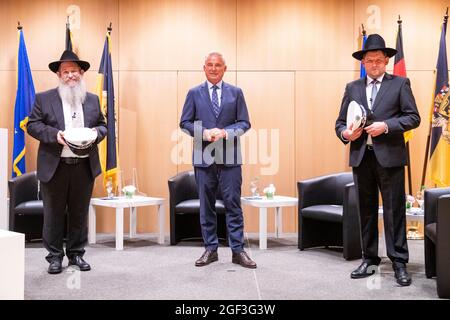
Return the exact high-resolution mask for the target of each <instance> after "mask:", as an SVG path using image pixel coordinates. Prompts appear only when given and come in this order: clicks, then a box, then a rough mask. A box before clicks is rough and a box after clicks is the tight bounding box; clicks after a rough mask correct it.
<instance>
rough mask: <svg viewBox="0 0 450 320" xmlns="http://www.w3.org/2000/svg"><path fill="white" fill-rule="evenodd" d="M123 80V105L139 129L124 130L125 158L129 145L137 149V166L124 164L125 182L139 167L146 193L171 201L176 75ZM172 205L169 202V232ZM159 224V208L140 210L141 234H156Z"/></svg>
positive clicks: (140, 75) (139, 75) (134, 76)
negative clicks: (170, 184) (149, 232)
mask: <svg viewBox="0 0 450 320" xmlns="http://www.w3.org/2000/svg"><path fill="white" fill-rule="evenodd" d="M120 79H121V81H120V89H119V90H120V91H121V92H122V95H121V98H120V101H119V104H120V105H121V108H122V109H127V111H128V112H130V113H134V114H135V125H130V123H126V125H125V126H121V132H120V136H119V139H120V141H123V142H121V150H120V153H121V154H125V153H127V152H128V151H127V150H128V148H129V147H128V145H131V148H132V149H133V145H135V148H136V158H135V162H134V163H123V166H122V170H123V172H124V174H125V178H126V177H129V178H131V173H132V169H133V168H134V167H135V168H136V169H137V173H138V182H139V189H140V190H141V191H142V192H144V193H146V194H147V195H148V196H155V197H164V198H166V199H168V194H169V192H168V187H167V179H168V178H169V177H171V176H173V175H174V174H175V173H176V163H173V161H172V159H171V157H170V155H171V150H172V148H173V147H174V145H172V144H171V143H169V141H170V136H171V135H172V132H173V131H174V130H176V128H177V119H176V113H177V104H176V97H177V92H176V84H177V78H176V72H122V73H121V76H120ZM130 137H135V139H134V140H132V139H129V138H130ZM168 204H169V202H168V201H166V227H167V228H166V229H167V230H168V229H169V228H168V223H169V215H168V212H169V208H168ZM149 213H151V214H149ZM157 221H158V220H157V215H156V209H155V207H149V208H147V207H146V208H140V209H139V213H138V231H141V232H143V231H147V232H148V231H156V230H157Z"/></svg>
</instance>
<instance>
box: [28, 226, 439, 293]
mask: <svg viewBox="0 0 450 320" xmlns="http://www.w3.org/2000/svg"><path fill="white" fill-rule="evenodd" d="M246 236H247V243H248V245H249V247H247V249H246V250H247V252H249V254H250V256H251V257H252V258H253V259H254V260H255V262H256V263H257V264H258V268H257V269H255V270H250V269H245V268H242V267H241V266H239V265H235V264H232V263H231V251H230V250H229V248H228V247H224V246H220V247H219V261H218V262H215V263H212V264H210V265H208V266H206V267H202V268H198V267H195V266H194V261H195V260H196V259H197V258H198V257H199V256H200V255H201V254H202V252H203V248H202V245H201V243H200V242H181V243H179V244H178V245H176V246H169V245H168V244H166V245H159V244H157V236H156V235H150V234H144V235H138V237H137V238H135V239H128V238H127V237H125V241H124V250H123V251H116V250H115V240H114V235H98V237H97V244H95V245H90V246H88V247H86V254H85V259H86V261H88V262H89V263H90V264H91V266H92V270H91V271H89V272H79V271H76V270H74V269H73V268H67V259H66V258H65V259H64V262H63V266H64V270H63V272H62V273H61V274H58V275H49V274H48V273H47V267H48V263H47V262H46V261H45V259H44V257H45V255H46V250H45V249H44V248H43V247H42V243H40V242H37V243H28V244H27V245H26V250H25V299H32V300H34V299H44V300H47V299H89V300H97V299H120V300H124V299H133V300H134V299H167V300H181V299H182V300H187V299H189V300H190V299H194V300H197V299H199V300H212V299H218V300H222V299H227V300H258V299H263V300H303V299H314V300H320V299H338V300H340V299H358V300H359V299H362V300H368V299H383V300H385V299H386V300H396V299H437V294H436V282H435V280H433V279H427V278H426V277H425V274H424V263H423V259H424V258H423V241H421V240H412V241H409V243H408V244H409V248H410V263H409V264H408V271H409V272H410V273H411V274H412V276H413V283H412V285H411V286H409V287H400V286H398V285H397V284H396V283H395V279H394V274H393V271H392V268H391V264H390V261H389V259H387V258H383V261H382V264H381V266H380V273H379V274H377V275H375V276H372V277H369V278H366V279H358V280H354V279H350V272H351V271H352V270H353V269H354V268H356V267H357V266H358V265H359V263H360V261H359V260H355V261H346V260H344V259H343V258H342V252H341V251H340V250H338V249H325V248H323V249H309V250H305V251H299V250H298V249H297V238H296V235H291V234H288V235H287V234H285V235H283V236H282V238H280V239H274V238H269V239H268V249H267V250H259V248H258V237H257V236H256V235H246ZM248 238H249V239H248ZM167 242H168V241H167V240H166V243H167Z"/></svg>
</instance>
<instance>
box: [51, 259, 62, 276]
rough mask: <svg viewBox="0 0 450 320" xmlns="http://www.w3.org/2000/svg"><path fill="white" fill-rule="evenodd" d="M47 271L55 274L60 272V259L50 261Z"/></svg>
mask: <svg viewBox="0 0 450 320" xmlns="http://www.w3.org/2000/svg"><path fill="white" fill-rule="evenodd" d="M47 272H48V273H50V274H57V273H61V272H62V261H61V260H53V261H51V262H50V265H49V266H48V270H47Z"/></svg>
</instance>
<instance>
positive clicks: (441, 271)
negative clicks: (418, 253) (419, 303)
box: [436, 194, 450, 298]
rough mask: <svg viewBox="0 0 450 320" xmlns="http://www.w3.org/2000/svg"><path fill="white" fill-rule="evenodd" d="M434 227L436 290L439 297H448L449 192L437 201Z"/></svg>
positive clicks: (449, 296) (449, 257) (449, 278)
mask: <svg viewBox="0 0 450 320" xmlns="http://www.w3.org/2000/svg"><path fill="white" fill-rule="evenodd" d="M436 229H437V230H436V275H437V292H438V296H439V297H441V298H450V273H449V272H448V270H449V268H450V233H449V230H450V194H447V195H443V196H440V197H439V199H438V201H437V224H436Z"/></svg>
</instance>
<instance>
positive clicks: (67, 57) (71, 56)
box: [48, 50, 91, 73]
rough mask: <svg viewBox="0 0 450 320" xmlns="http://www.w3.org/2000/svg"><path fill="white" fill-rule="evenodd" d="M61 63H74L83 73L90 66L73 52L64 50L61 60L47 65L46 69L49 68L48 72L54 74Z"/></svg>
mask: <svg viewBox="0 0 450 320" xmlns="http://www.w3.org/2000/svg"><path fill="white" fill-rule="evenodd" d="M63 62H75V63H76V64H78V65H79V66H80V68H81V69H82V70H84V71H87V70H88V69H89V67H90V66H91V65H90V64H89V62H87V61H83V60H80V59H79V58H78V56H77V55H76V54H75V53H74V52H72V51H70V50H66V51H64V52H63V54H62V55H61V58H60V59H59V60H58V61H53V62H51V63H49V65H48V67H49V68H50V70H52V71H53V72H55V73H56V72H57V71H58V69H59V66H60V64H61V63H63Z"/></svg>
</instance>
